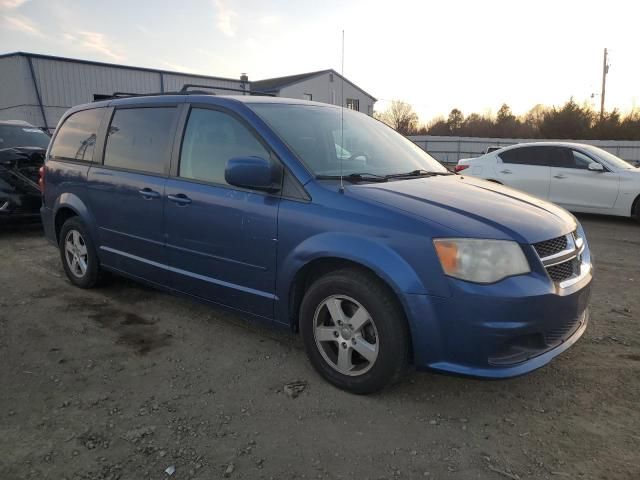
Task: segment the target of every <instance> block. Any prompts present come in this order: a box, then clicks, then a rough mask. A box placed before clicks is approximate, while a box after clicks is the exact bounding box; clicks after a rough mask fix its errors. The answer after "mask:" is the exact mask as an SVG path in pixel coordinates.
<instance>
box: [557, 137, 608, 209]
mask: <svg viewBox="0 0 640 480" xmlns="http://www.w3.org/2000/svg"><path fill="white" fill-rule="evenodd" d="M559 151H560V152H561V155H559V156H558V158H557V159H556V160H555V161H554V164H553V166H552V167H551V189H550V194H549V199H550V200H551V201H552V202H554V203H557V204H559V205H562V206H563V207H565V208H568V209H569V210H571V209H580V208H586V209H593V208H595V209H602V210H606V209H609V208H613V206H614V205H615V203H616V200H617V198H618V191H619V188H620V175H619V174H617V173H615V172H611V171H609V170H608V169H607V167H604V165H603V167H604V170H603V171H601V172H597V171H593V170H589V164H591V163H599V162H596V160H594V159H593V158H591V157H590V156H589V155H587V154H586V153H584V152H581V151H579V150H576V149H573V148H561V149H559Z"/></svg>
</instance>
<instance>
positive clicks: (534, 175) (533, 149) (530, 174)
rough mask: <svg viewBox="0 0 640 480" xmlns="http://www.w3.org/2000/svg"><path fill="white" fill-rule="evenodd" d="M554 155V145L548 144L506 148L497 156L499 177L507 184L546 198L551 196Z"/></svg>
mask: <svg viewBox="0 0 640 480" xmlns="http://www.w3.org/2000/svg"><path fill="white" fill-rule="evenodd" d="M552 155H553V147H546V146H526V147H519V148H512V149H510V150H505V151H504V152H502V153H500V154H499V155H498V158H497V164H496V167H495V168H496V172H497V174H498V179H499V180H500V181H501V182H502V183H504V184H505V185H509V186H510V187H513V188H517V189H518V190H522V191H523V192H527V193H530V194H532V195H535V196H536V197H539V198H542V199H545V200H546V199H548V198H549V183H550V178H551V167H550V161H551V156H552Z"/></svg>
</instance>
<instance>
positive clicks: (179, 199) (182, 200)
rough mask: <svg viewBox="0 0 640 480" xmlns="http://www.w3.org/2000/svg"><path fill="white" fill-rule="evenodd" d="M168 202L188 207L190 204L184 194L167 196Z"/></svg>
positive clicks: (189, 200)
mask: <svg viewBox="0 0 640 480" xmlns="http://www.w3.org/2000/svg"><path fill="white" fill-rule="evenodd" d="M167 198H168V199H169V201H171V202H173V203H176V204H178V205H183V206H185V205H189V204H190V203H191V199H190V198H189V197H187V196H186V195H185V194H184V193H178V194H176V195H167Z"/></svg>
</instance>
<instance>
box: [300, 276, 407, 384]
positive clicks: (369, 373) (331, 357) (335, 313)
mask: <svg viewBox="0 0 640 480" xmlns="http://www.w3.org/2000/svg"><path fill="white" fill-rule="evenodd" d="M300 332H301V334H302V337H303V341H304V345H305V350H306V352H307V356H308V357H309V360H310V361H311V364H312V365H313V366H314V367H315V369H316V370H317V371H318V372H319V373H320V374H321V375H322V376H323V377H324V378H325V379H326V380H328V381H329V382H331V383H332V384H334V385H336V386H337V387H339V388H342V389H344V390H347V391H350V392H352V393H358V394H366V393H372V392H375V391H377V390H380V389H382V388H383V387H385V386H387V385H389V384H391V383H393V382H394V381H396V380H397V379H398V377H399V376H400V374H401V373H402V372H403V371H404V369H405V367H406V365H407V360H408V351H409V333H408V328H407V322H406V320H405V318H404V315H403V314H402V311H401V310H400V308H399V306H398V305H397V302H396V301H395V298H394V296H393V294H392V293H391V292H390V291H389V289H388V288H386V287H385V286H384V284H382V282H381V281H380V280H379V279H377V278H376V277H374V276H373V275H371V274H368V273H366V272H362V271H360V270H355V269H345V270H339V271H335V272H332V273H329V274H327V275H325V276H323V277H321V278H320V279H318V280H317V281H316V282H314V283H313V284H312V285H311V287H310V288H309V289H308V290H307V292H306V294H305V296H304V299H303V300H302V305H301V307H300Z"/></svg>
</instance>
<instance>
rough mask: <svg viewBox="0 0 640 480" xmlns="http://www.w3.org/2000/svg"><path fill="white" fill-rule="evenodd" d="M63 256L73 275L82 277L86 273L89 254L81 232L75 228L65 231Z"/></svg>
mask: <svg viewBox="0 0 640 480" xmlns="http://www.w3.org/2000/svg"><path fill="white" fill-rule="evenodd" d="M64 258H65V260H66V261H67V266H68V267H69V271H70V272H71V273H72V274H73V276H75V277H77V278H82V277H84V275H85V274H86V273H87V268H88V265H89V254H88V252H87V244H86V243H85V241H84V238H83V237H82V234H81V233H80V232H79V231H78V230H75V229H71V230H69V231H68V232H67V235H66V237H65V239H64Z"/></svg>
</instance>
